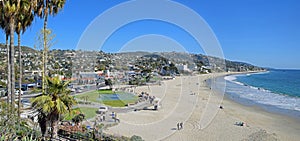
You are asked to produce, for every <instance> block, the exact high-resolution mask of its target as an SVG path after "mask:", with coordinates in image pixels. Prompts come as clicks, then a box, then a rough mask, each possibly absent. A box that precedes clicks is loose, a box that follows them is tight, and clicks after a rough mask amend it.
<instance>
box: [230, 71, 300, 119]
mask: <svg viewBox="0 0 300 141" xmlns="http://www.w3.org/2000/svg"><path fill="white" fill-rule="evenodd" d="M225 80H226V90H225V93H226V94H227V96H228V97H229V98H231V99H233V100H237V101H238V102H241V103H243V104H246V105H258V106H260V107H262V108H264V109H266V110H268V111H274V112H280V113H285V114H289V115H292V116H295V117H300V70H270V71H268V72H262V73H254V74H242V75H230V76H226V77H225Z"/></svg>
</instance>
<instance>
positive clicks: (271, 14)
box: [0, 0, 300, 69]
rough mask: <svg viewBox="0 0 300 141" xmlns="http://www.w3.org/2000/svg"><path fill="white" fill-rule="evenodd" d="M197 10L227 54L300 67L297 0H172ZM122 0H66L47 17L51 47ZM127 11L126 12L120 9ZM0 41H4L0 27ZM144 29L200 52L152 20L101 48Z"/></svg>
mask: <svg viewBox="0 0 300 141" xmlns="http://www.w3.org/2000/svg"><path fill="white" fill-rule="evenodd" d="M175 1H176V2H179V3H181V4H183V5H185V6H187V7H189V8H191V9H192V10H194V11H196V12H197V13H198V14H199V15H200V16H202V17H203V19H204V20H206V22H207V23H208V24H209V26H210V27H211V29H212V30H213V31H214V33H215V35H216V36H217V38H218V40H219V42H220V44H221V46H222V49H223V52H224V56H225V58H226V59H229V60H235V61H243V62H248V63H252V64H254V65H258V66H264V67H274V68H294V69H295V68H296V69H300V63H299V60H300V1H299V0H201V1H200V0H175ZM122 2H124V0H67V3H66V5H65V7H64V9H63V10H62V11H61V12H60V13H59V14H58V15H57V16H55V17H51V18H49V23H48V27H49V28H51V29H52V30H53V31H54V33H55V34H56V44H55V45H54V46H53V47H52V49H75V48H76V45H77V43H78V41H79V39H80V37H81V34H82V33H83V32H84V30H85V29H86V27H87V26H88V25H89V24H90V23H91V22H92V21H93V20H94V19H95V18H96V17H97V16H98V15H100V14H101V13H102V12H104V11H105V10H108V9H110V8H111V7H113V6H115V5H117V4H119V3H122ZM124 14H126V13H124ZM42 24H43V22H42V20H40V19H38V18H36V20H35V21H34V24H33V25H32V26H31V27H30V28H29V29H28V30H27V32H26V33H25V34H24V35H23V36H22V45H27V46H31V47H33V46H34V44H35V38H36V34H37V32H38V31H39V30H40V29H41V28H42ZM0 34H1V36H0V37H1V38H0V42H2V43H4V42H5V36H4V34H3V32H0ZM147 34H158V35H163V36H166V37H170V38H172V39H174V40H176V41H177V42H179V43H180V44H181V45H183V46H184V47H185V49H186V50H187V51H189V52H193V53H203V51H202V50H201V48H200V46H199V45H198V44H197V42H196V41H195V40H194V39H193V38H191V37H190V36H189V35H188V33H186V32H185V31H183V30H181V29H179V28H178V27H176V26H174V25H171V24H168V23H165V22H161V21H153V20H145V21H137V22H134V23H130V24H128V25H126V26H124V27H122V28H121V29H119V30H118V31H116V32H115V33H114V34H113V35H112V36H111V38H109V39H108V40H107V41H106V43H105V44H104V46H103V47H102V48H101V49H102V50H104V51H107V52H118V51H119V50H120V49H121V47H122V46H124V44H126V43H128V41H130V40H132V39H134V38H136V37H139V36H142V35H147Z"/></svg>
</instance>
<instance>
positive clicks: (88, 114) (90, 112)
mask: <svg viewBox="0 0 300 141" xmlns="http://www.w3.org/2000/svg"><path fill="white" fill-rule="evenodd" d="M97 110H98V108H88V107H80V111H81V112H82V113H83V114H84V115H85V118H86V119H89V118H92V117H95V116H96V111H97Z"/></svg>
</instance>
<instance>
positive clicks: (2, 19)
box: [0, 2, 11, 111]
mask: <svg viewBox="0 0 300 141" xmlns="http://www.w3.org/2000/svg"><path fill="white" fill-rule="evenodd" d="M4 6H5V5H4V3H3V2H1V5H0V26H1V28H2V29H3V30H4V32H5V45H6V52H7V94H8V95H7V103H10V102H9V101H10V93H11V88H10V87H11V85H10V84H11V82H10V76H11V75H10V73H11V70H10V64H9V62H10V61H9V56H10V55H9V53H10V51H9V44H8V39H9V33H10V31H9V27H8V24H7V23H8V19H7V17H6V15H5V9H4ZM7 108H8V109H9V106H8V107H7ZM8 111H9V110H8Z"/></svg>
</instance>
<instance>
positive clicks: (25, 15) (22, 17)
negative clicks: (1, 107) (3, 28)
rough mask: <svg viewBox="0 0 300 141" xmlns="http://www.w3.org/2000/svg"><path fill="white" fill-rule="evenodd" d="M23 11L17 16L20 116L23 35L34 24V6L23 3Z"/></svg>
mask: <svg viewBox="0 0 300 141" xmlns="http://www.w3.org/2000/svg"><path fill="white" fill-rule="evenodd" d="M20 6H21V7H20V8H21V10H20V12H19V13H18V14H17V19H16V33H17V35H18V48H19V73H20V74H19V97H18V99H19V100H18V115H19V116H20V114H21V111H20V107H21V91H22V74H23V73H22V48H21V33H22V34H24V32H25V31H26V28H27V27H29V26H30V25H31V24H32V21H33V19H34V15H33V11H32V6H31V4H30V1H22V3H21V5H20Z"/></svg>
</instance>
